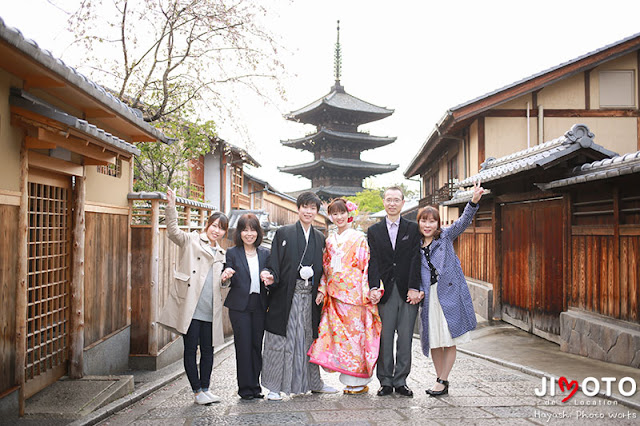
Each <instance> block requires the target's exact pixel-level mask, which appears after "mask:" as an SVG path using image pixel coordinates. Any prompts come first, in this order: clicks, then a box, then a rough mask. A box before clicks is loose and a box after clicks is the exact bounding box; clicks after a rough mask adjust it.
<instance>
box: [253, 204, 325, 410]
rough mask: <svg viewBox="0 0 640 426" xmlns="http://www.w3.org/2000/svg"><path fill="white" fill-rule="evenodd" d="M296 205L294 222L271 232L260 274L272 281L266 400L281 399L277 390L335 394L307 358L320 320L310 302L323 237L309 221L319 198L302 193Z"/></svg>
mask: <svg viewBox="0 0 640 426" xmlns="http://www.w3.org/2000/svg"><path fill="white" fill-rule="evenodd" d="M296 204H297V206H298V217H299V221H297V222H296V223H295V224H293V225H287V226H283V227H282V228H280V229H278V230H277V231H276V235H275V237H274V239H273V242H272V243H271V260H270V263H269V265H268V268H267V270H265V271H263V272H262V274H261V275H262V276H263V277H264V278H265V284H268V283H270V282H271V281H272V283H271V284H269V285H268V287H267V288H268V290H269V308H268V309H267V315H266V319H265V339H264V350H263V369H262V385H263V386H264V387H266V388H267V389H269V394H268V395H267V399H268V400H271V401H280V400H282V396H281V395H280V393H281V392H284V393H285V394H302V393H306V392H308V391H312V392H323V393H335V392H337V390H336V389H334V388H332V387H330V386H327V385H325V384H324V383H323V381H322V379H321V378H320V369H319V367H318V365H316V364H312V363H310V362H309V357H308V356H307V351H308V350H309V348H310V347H311V343H313V340H314V339H315V338H316V337H318V325H319V324H320V311H321V310H320V306H318V305H316V304H315V303H313V301H314V300H315V298H316V295H317V292H318V284H319V283H320V278H321V277H322V249H323V248H324V236H323V235H322V233H321V232H320V231H318V230H316V229H314V228H313V226H312V225H311V224H312V223H313V220H314V219H315V217H316V214H317V213H318V210H319V209H320V199H319V198H318V196H317V195H316V194H314V193H313V192H304V193H302V194H300V195H299V196H298V199H297V202H296Z"/></svg>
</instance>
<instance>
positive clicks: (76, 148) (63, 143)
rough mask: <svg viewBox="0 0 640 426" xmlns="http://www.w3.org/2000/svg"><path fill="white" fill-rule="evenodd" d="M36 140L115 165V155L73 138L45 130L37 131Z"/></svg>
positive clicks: (85, 141)
mask: <svg viewBox="0 0 640 426" xmlns="http://www.w3.org/2000/svg"><path fill="white" fill-rule="evenodd" d="M38 139H39V140H41V141H44V142H50V143H54V144H56V145H57V146H59V147H61V148H64V149H67V150H69V151H72V152H75V153H77V154H80V155H82V156H83V157H89V158H93V159H95V160H99V161H102V162H107V163H112V164H115V162H116V155H115V154H114V153H113V152H109V151H107V150H106V149H105V148H102V147H97V146H95V145H92V144H88V141H87V140H84V139H80V138H76V137H74V136H69V137H64V136H62V135H58V134H56V133H54V132H51V131H49V130H46V129H42V128H39V129H38Z"/></svg>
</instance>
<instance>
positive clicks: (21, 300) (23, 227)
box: [15, 141, 30, 417]
mask: <svg viewBox="0 0 640 426" xmlns="http://www.w3.org/2000/svg"><path fill="white" fill-rule="evenodd" d="M29 157H30V153H29V150H28V149H27V147H26V144H25V142H24V141H23V142H22V146H21V147H20V208H19V213H18V247H17V252H18V272H17V278H18V279H17V280H16V281H17V282H16V304H15V309H16V342H15V343H16V358H15V368H16V371H15V376H16V383H17V384H18V386H20V390H19V391H18V406H19V412H20V417H22V416H24V400H25V394H24V383H25V372H24V369H25V358H26V353H27V275H28V273H29V265H28V261H27V256H28V253H27V245H28V243H29V239H28V233H29V182H28V179H29Z"/></svg>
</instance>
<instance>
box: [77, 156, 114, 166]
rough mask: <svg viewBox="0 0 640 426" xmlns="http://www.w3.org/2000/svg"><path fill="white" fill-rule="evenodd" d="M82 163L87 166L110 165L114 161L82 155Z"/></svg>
mask: <svg viewBox="0 0 640 426" xmlns="http://www.w3.org/2000/svg"><path fill="white" fill-rule="evenodd" d="M82 164H84V165H85V166H108V165H109V164H113V163H109V162H108V161H102V160H96V159H95V158H89V157H82Z"/></svg>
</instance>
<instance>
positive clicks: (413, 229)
mask: <svg viewBox="0 0 640 426" xmlns="http://www.w3.org/2000/svg"><path fill="white" fill-rule="evenodd" d="M383 204H384V209H385V211H386V213H387V216H386V217H385V219H384V220H383V221H381V222H378V223H376V224H375V225H373V226H371V227H370V228H369V230H368V231H367V238H368V240H369V248H370V250H371V259H370V261H369V288H370V292H369V298H370V299H371V300H372V302H373V303H376V302H378V301H379V304H378V311H379V313H380V318H381V319H382V333H381V335H380V354H379V355H378V365H377V376H378V380H379V381H380V386H381V387H380V389H379V390H378V396H385V395H390V394H391V393H393V391H394V390H395V392H396V393H397V394H399V395H403V396H408V397H412V396H413V392H412V391H411V389H409V387H408V386H407V376H409V372H410V371H411V346H412V340H413V329H414V325H415V322H416V316H417V314H418V305H412V304H410V303H408V301H407V292H408V290H409V269H410V266H411V259H412V258H413V256H414V254H415V253H416V252H417V251H418V250H419V247H420V232H419V230H418V224H417V223H415V222H412V221H408V220H406V219H404V218H402V217H401V216H400V213H401V211H402V207H403V206H404V194H403V192H402V189H400V188H398V187H390V188H387V190H386V191H385V192H384V196H383ZM381 285H382V286H383V288H384V294H382V292H381V291H380V290H379V289H380V286H381ZM396 333H397V335H398V340H397V343H396V348H395V349H396V354H395V357H394V353H393V352H394V347H393V342H394V339H395V335H396Z"/></svg>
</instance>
